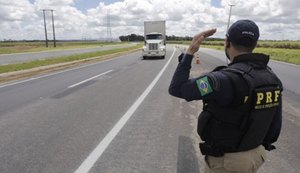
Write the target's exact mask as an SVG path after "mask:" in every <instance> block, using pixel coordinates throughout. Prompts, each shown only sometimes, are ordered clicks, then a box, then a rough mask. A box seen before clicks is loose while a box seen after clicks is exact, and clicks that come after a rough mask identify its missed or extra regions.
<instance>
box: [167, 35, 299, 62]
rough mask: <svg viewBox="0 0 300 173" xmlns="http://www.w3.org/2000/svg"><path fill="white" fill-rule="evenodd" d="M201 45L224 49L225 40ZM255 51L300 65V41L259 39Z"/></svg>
mask: <svg viewBox="0 0 300 173" xmlns="http://www.w3.org/2000/svg"><path fill="white" fill-rule="evenodd" d="M172 43H173V44H187V45H188V44H190V43H191V42H190V41H178V42H177V43H176V42H172ZM201 47H204V48H211V49H216V50H221V51H224V42H223V41H206V42H204V44H203V45H201ZM254 52H256V53H264V54H267V55H270V58H271V59H273V60H278V61H283V62H287V63H292V64H299V65H300V42H299V41H259V42H258V46H257V47H256V48H255V50H254Z"/></svg>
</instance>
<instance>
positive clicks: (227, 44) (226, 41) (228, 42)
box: [225, 38, 230, 48]
mask: <svg viewBox="0 0 300 173" xmlns="http://www.w3.org/2000/svg"><path fill="white" fill-rule="evenodd" d="M229 47H230V41H229V40H228V39H227V38H226V39H225V48H229Z"/></svg>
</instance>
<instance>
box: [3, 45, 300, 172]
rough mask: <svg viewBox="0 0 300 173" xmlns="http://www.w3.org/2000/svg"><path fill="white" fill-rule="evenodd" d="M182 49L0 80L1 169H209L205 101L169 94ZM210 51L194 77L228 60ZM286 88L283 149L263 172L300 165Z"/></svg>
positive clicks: (295, 114)
mask: <svg viewBox="0 0 300 173" xmlns="http://www.w3.org/2000/svg"><path fill="white" fill-rule="evenodd" d="M219 53H220V52H219ZM179 54H180V51H179V50H176V51H175V49H173V48H172V47H168V51H167V56H166V59H163V60H162V59H155V60H142V58H141V52H137V53H133V54H129V55H126V56H122V57H119V58H116V59H112V60H109V61H105V62H101V63H96V64H92V65H86V66H81V67H77V68H74V69H68V70H65V71H60V72H56V73H51V74H48V75H45V76H36V77H34V78H30V79H26V80H23V81H17V82H15V83H8V84H2V85H0V172H13V173H14V172H16V173H19V172H22V173H26V172H28V173H35V172H43V173H52V172H53V173H68V172H70V173H71V172H95V173H96V172H97V173H98V172H100V173H110V172H113V173H118V172H122V173H127V172H128V173H129V172H130V173H131V172H151V173H152V172H172V173H173V172H177V173H183V172H184V173H188V172H193V173H199V172H203V165H204V164H203V159H202V156H201V155H200V152H199V149H198V142H199V138H198V137H197V135H196V122H197V115H198V114H199V112H200V110H201V105H202V103H201V102H200V101H193V102H189V103H187V102H185V101H183V100H180V99H177V98H174V97H171V96H169V95H168V92H167V89H168V85H169V83H170V80H171V77H172V75H173V72H174V70H175V68H176V66H177V56H178V55H179ZM220 54H221V53H220ZM212 55H214V56H215V55H218V53H217V52H216V53H213V52H209V51H208V50H205V49H201V52H200V56H201V65H194V66H193V71H192V75H193V76H198V75H199V74H201V73H204V72H206V71H209V70H211V69H212V68H213V67H214V66H215V65H220V64H224V61H222V60H221V59H219V58H213V57H212ZM170 57H171V58H172V59H170ZM284 68H287V69H285V70H284V71H283V72H290V73H293V71H289V69H288V68H290V66H289V65H286V66H284ZM278 73H279V75H281V74H280V73H281V72H280V71H278ZM287 77H291V79H289V80H291V81H294V80H297V78H296V79H295V78H293V76H292V75H287ZM296 77H297V76H296ZM285 85H286V90H285V92H284V103H285V104H284V118H283V130H282V134H281V137H280V139H279V141H278V143H277V148H278V149H277V150H275V151H274V152H271V153H270V154H269V157H268V159H267V161H266V164H265V165H264V166H263V167H262V169H261V172H266V173H267V172H268V173H269V172H274V173H277V172H278V173H281V172H297V171H298V170H300V165H299V164H298V163H299V162H300V153H299V151H298V146H299V141H298V140H297V139H299V138H300V135H299V133H298V132H299V128H300V118H299V114H300V110H299V107H300V105H299V103H300V100H299V98H300V97H299V94H298V93H297V92H296V91H292V90H289V89H288V88H287V87H288V86H290V85H293V83H292V84H285Z"/></svg>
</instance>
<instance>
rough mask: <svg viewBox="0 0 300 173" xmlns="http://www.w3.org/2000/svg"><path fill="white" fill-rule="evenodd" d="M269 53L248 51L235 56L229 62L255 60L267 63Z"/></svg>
mask: <svg viewBox="0 0 300 173" xmlns="http://www.w3.org/2000/svg"><path fill="white" fill-rule="evenodd" d="M269 59H270V57H269V55H265V54H261V53H248V54H241V55H238V56H236V57H235V58H234V59H233V61H232V62H231V63H230V64H229V65H231V64H235V63H238V62H257V63H262V64H264V65H267V64H268V62H269Z"/></svg>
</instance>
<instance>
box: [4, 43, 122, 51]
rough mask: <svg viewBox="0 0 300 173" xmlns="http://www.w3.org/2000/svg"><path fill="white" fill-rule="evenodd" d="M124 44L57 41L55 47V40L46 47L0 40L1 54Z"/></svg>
mask: <svg viewBox="0 0 300 173" xmlns="http://www.w3.org/2000/svg"><path fill="white" fill-rule="evenodd" d="M114 44H123V43H116V42H97V41H89V42H57V44H56V47H55V48H54V47H53V42H49V44H48V47H46V45H45V42H39V41H37V42H0V54H12V53H23V52H39V51H52V50H64V49H75V48H90V47H99V46H105V45H114Z"/></svg>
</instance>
